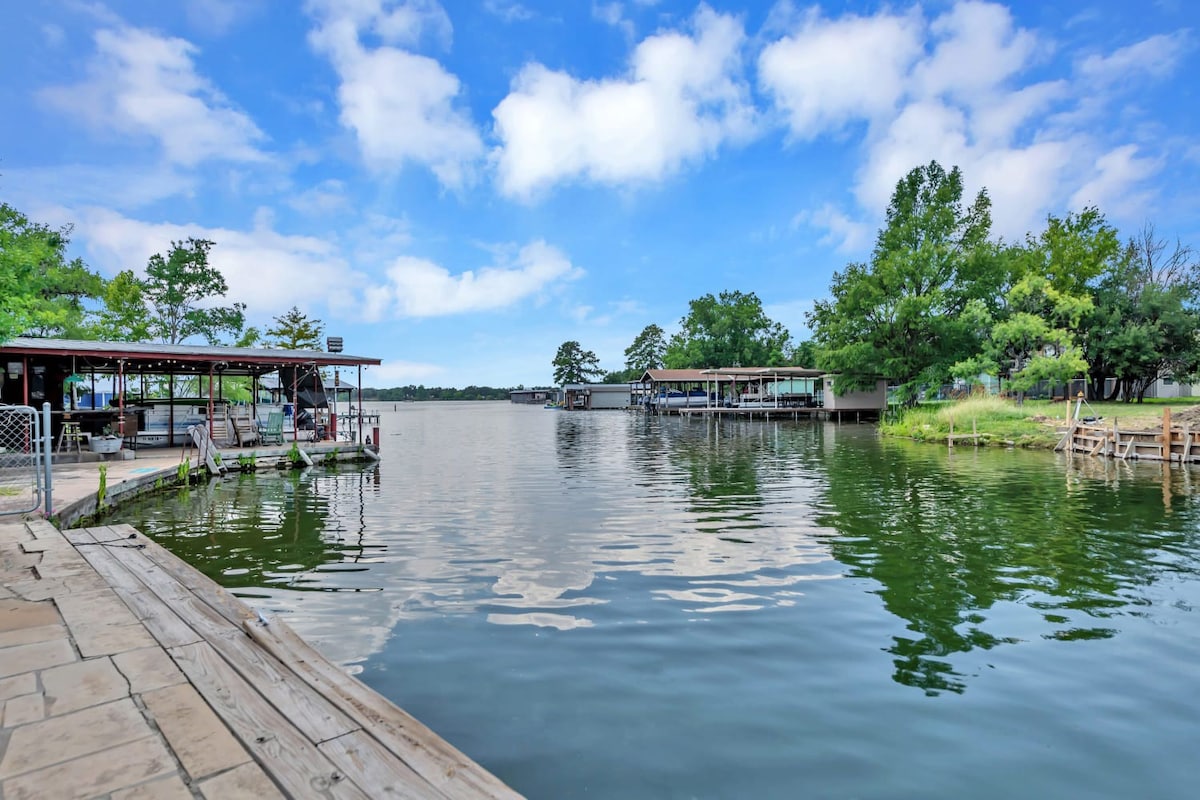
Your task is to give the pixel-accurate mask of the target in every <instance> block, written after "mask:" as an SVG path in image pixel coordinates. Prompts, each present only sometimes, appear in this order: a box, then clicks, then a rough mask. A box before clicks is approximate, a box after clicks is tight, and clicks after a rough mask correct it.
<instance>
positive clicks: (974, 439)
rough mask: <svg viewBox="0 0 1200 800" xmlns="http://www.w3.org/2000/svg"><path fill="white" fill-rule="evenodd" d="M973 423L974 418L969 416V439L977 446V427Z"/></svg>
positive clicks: (974, 421)
mask: <svg viewBox="0 0 1200 800" xmlns="http://www.w3.org/2000/svg"><path fill="white" fill-rule="evenodd" d="M975 423H976V418H975V417H971V441H972V442H974V444H975V446H976V447H979V428H978V426H977V425H976V424H975Z"/></svg>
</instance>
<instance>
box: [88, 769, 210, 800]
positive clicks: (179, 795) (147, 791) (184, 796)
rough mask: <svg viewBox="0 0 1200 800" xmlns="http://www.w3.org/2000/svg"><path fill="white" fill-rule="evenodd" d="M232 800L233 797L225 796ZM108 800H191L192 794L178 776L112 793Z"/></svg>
mask: <svg viewBox="0 0 1200 800" xmlns="http://www.w3.org/2000/svg"><path fill="white" fill-rule="evenodd" d="M226 796H227V797H229V798H230V800H232V798H233V797H234V795H226ZM109 797H110V800H193V798H192V793H191V792H190V791H189V790H188V788H187V787H186V786H184V785H183V781H181V780H180V779H179V776H178V775H171V776H170V777H167V778H160V779H159V780H156V781H151V782H150V783H143V784H142V785H140V786H134V787H133V788H131V789H121V790H120V791H116V792H113V793H112V794H111V795H110V796H109Z"/></svg>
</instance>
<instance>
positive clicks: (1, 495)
mask: <svg viewBox="0 0 1200 800" xmlns="http://www.w3.org/2000/svg"><path fill="white" fill-rule="evenodd" d="M48 457H49V451H48V448H47V447H46V442H45V438H44V437H43V431H42V424H41V418H40V417H39V416H38V412H37V409H34V408H31V407H30V406H5V405H0V514H27V513H29V512H31V511H36V510H37V509H38V508H39V507H41V505H42V500H43V498H44V493H45V485H44V479H45V474H44V465H45V463H46V462H45V459H46V458H48Z"/></svg>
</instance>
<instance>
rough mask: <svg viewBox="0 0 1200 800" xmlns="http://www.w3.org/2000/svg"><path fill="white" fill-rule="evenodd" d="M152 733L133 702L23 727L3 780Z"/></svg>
mask: <svg viewBox="0 0 1200 800" xmlns="http://www.w3.org/2000/svg"><path fill="white" fill-rule="evenodd" d="M149 733H151V731H150V729H149V727H148V726H147V725H146V720H145V719H144V718H143V717H142V713H141V711H139V710H138V708H137V706H136V705H134V703H133V700H132V699H129V698H126V699H123V700H116V701H114V702H112V703H105V704H104V705H102V706H94V707H92V708H87V709H84V710H82V711H76V712H75V713H73V714H65V715H63V716H61V717H50V718H48V719H44V720H42V721H41V722H35V723H33V724H31V725H23V726H21V727H20V728H16V729H14V730H13V731H12V733H11V735H10V738H9V740H8V747H7V748H6V750H5V753H4V760H3V761H0V779H8V778H11V777H14V776H16V775H21V774H24V773H26V772H32V771H34V770H39V769H42V768H43V767H48V766H50V765H52V764H57V763H59V762H62V761H70V760H72V759H75V758H79V757H81V756H85V755H90V754H92V753H95V752H98V751H101V750H105V749H108V748H112V747H116V746H119V745H122V744H125V743H127V742H131V741H135V740H137V739H141V738H144V737H145V736H146V735H147V734H149ZM122 785H128V784H122ZM5 792H6V793H7V788H6V789H5ZM46 796H49V797H53V795H46Z"/></svg>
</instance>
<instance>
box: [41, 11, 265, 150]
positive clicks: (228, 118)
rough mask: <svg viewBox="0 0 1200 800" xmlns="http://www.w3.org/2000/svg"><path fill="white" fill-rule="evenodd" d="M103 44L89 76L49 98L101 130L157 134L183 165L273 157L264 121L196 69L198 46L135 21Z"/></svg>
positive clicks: (106, 32) (51, 91) (109, 33)
mask: <svg viewBox="0 0 1200 800" xmlns="http://www.w3.org/2000/svg"><path fill="white" fill-rule="evenodd" d="M95 42H96V55H95V56H94V58H93V59H92V61H91V63H90V64H89V67H88V77H87V79H86V80H84V81H83V82H81V83H78V84H75V85H72V86H58V87H53V88H48V89H45V90H43V91H42V92H41V97H42V99H43V100H44V101H45V102H47V103H48V104H50V105H51V106H53V107H55V108H57V109H58V110H59V111H61V112H63V113H65V114H67V115H69V116H75V117H79V118H81V119H82V120H83V121H84V122H85V123H87V124H89V125H91V126H93V127H95V128H97V129H99V130H105V131H111V132H115V133H119V134H123V135H129V136H134V137H143V136H149V137H151V138H153V139H155V140H157V141H158V143H159V145H160V146H161V147H162V149H163V153H164V155H165V156H166V158H167V159H168V160H169V161H170V162H173V163H176V164H180V165H184V166H195V165H196V164H198V163H200V162H202V161H208V160H223V161H241V162H245V161H263V160H265V159H266V156H265V154H264V153H263V152H262V151H261V150H260V149H259V143H260V142H261V141H262V140H264V139H265V138H266V137H265V136H264V135H263V133H262V131H260V130H259V128H258V126H257V125H255V124H254V122H253V121H252V120H251V119H250V117H249V116H248V115H247V114H246V113H245V112H243V111H241V110H239V109H237V108H235V107H234V106H233V105H232V104H231V103H230V102H229V101H228V100H227V99H226V98H225V97H224V96H223V95H222V94H221V93H220V92H219V91H218V90H217V89H216V87H214V86H213V85H212V83H210V82H209V81H208V80H207V79H206V78H204V77H203V76H201V75H199V74H198V73H197V72H196V69H195V64H194V63H193V56H194V55H195V53H196V52H197V50H196V47H195V46H194V45H192V44H191V43H189V42H187V41H185V40H183V39H179V38H176V37H167V36H159V35H158V34H156V33H152V32H150V31H147V30H142V29H140V28H132V27H127V26H121V27H112V28H103V29H101V30H98V31H97V32H96V34H95Z"/></svg>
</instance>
